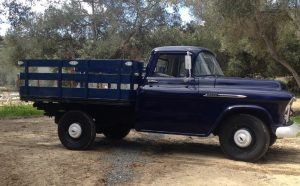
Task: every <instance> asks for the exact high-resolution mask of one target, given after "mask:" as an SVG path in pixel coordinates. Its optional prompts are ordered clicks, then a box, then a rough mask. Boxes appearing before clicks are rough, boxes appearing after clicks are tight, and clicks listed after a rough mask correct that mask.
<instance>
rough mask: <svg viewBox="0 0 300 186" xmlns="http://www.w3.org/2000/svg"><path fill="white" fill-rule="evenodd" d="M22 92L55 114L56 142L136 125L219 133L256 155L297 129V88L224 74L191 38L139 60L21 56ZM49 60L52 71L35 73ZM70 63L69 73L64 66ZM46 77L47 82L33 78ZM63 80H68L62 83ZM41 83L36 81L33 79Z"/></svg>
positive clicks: (113, 135) (117, 134) (244, 156)
mask: <svg viewBox="0 0 300 186" xmlns="http://www.w3.org/2000/svg"><path fill="white" fill-rule="evenodd" d="M19 64H20V66H22V67H24V68H25V70H24V72H22V73H21V74H20V79H21V81H23V85H21V87H20V96H21V99H22V100H24V101H33V102H34V106H35V107H37V108H38V109H41V110H44V111H45V115H47V116H50V117H54V118H55V123H57V124H58V136H59V139H60V141H61V143H62V144H63V145H64V146H65V147H66V148H68V149H71V150H84V149H88V148H90V147H92V144H93V142H94V139H95V136H96V133H99V134H104V135H105V136H106V137H107V138H108V139H112V140H119V139H122V138H124V137H125V136H126V135H127V134H128V133H129V132H130V130H131V129H135V130H136V131H139V132H154V133H162V134H178V135H188V136H199V137H206V136H209V135H212V134H213V135H217V136H219V140H220V145H221V148H222V150H223V152H224V153H225V155H226V156H228V157H229V158H231V159H234V160H240V161H250V162H254V161H257V160H259V159H260V158H261V157H262V156H264V154H265V153H266V152H267V150H268V148H269V146H271V145H272V144H274V143H275V141H276V139H277V138H283V137H294V136H296V135H297V133H298V132H299V127H298V125H296V124H294V123H293V122H292V121H291V119H290V118H291V117H290V116H291V113H292V112H291V106H292V103H293V101H294V100H295V98H294V95H293V94H291V93H289V92H287V91H286V90H284V88H283V87H282V86H281V84H280V83H279V82H277V81H272V80H254V79H249V78H236V77H225V76H224V74H223V72H222V70H221V68H220V66H219V64H218V62H217V60H216V56H215V54H214V53H213V52H212V51H210V50H209V49H206V48H202V47H194V46H167V47H158V48H155V49H153V51H152V52H151V57H150V60H149V62H148V64H147V67H146V69H145V71H144V72H143V64H142V63H141V62H138V61H133V60H22V61H20V63H19ZM38 66H42V67H45V66H48V67H50V68H55V69H56V70H57V72H56V73H51V74H50V73H32V72H30V67H34V68H36V67H38ZM64 68H71V69H72V74H68V73H64V70H63V69H64ZM33 80H34V81H41V80H47V81H48V80H51V81H54V84H55V86H53V84H52V85H51V87H43V86H42V87H41V86H38V85H32V84H31V83H30V81H33ZM66 81H71V82H70V85H76V86H67V87H66V86H64V85H65V84H67V83H66ZM38 84H39V83H38Z"/></svg>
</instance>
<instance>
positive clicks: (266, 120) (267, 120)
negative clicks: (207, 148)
mask: <svg viewBox="0 0 300 186" xmlns="http://www.w3.org/2000/svg"><path fill="white" fill-rule="evenodd" d="M238 114H248V115H252V116H255V117H257V118H259V119H260V120H261V121H262V122H263V123H264V124H265V125H266V127H267V128H268V130H269V132H270V134H272V130H271V119H270V118H269V116H268V115H267V114H266V113H265V112H263V111H260V110H254V109H238V110H233V111H231V112H228V113H226V114H225V115H224V116H222V118H221V119H219V122H218V123H217V127H216V128H215V129H214V130H213V134H214V135H218V133H219V131H220V129H221V128H222V126H223V125H224V124H225V123H226V121H227V120H228V119H230V118H231V117H234V116H235V115H238Z"/></svg>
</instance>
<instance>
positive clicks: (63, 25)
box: [0, 0, 300, 92]
mask: <svg viewBox="0 0 300 186" xmlns="http://www.w3.org/2000/svg"><path fill="white" fill-rule="evenodd" d="M38 1H39V0H30V1H26V2H27V3H25V4H24V3H21V2H22V1H18V0H5V1H4V3H3V7H0V14H1V13H2V14H6V15H7V16H8V20H9V23H10V25H11V28H10V30H9V31H8V32H7V33H6V36H5V37H4V41H2V44H0V47H1V46H2V48H0V50H1V51H0V55H1V53H2V56H0V57H1V58H0V67H3V68H0V69H4V68H5V69H6V68H11V69H10V71H13V72H14V70H13V69H15V68H13V67H10V66H12V65H11V64H13V65H15V64H16V62H17V61H18V60H20V59H22V58H31V59H32V58H45V59H53V58H54V59H55V58H64V59H74V58H131V59H136V60H143V61H145V60H146V59H147V57H148V55H149V52H150V51H151V49H153V48H154V47H157V46H164V45H196V46H204V47H207V48H210V49H212V50H213V51H214V52H215V53H216V54H217V56H218V60H219V62H220V64H221V67H222V68H223V70H224V71H225V73H226V75H233V76H242V77H264V78H275V77H276V76H292V77H293V80H292V81H291V82H290V83H289V85H291V90H293V91H294V92H296V91H299V86H300V85H299V82H300V78H299V73H300V4H299V5H298V4H295V2H297V1H295V0H276V1H271V0H267V1H265V0H254V1H252V0H213V1H208V0H197V1H195V0H163V1H161V0H152V1H150V0H137V1H132V0H129V1H121V0H115V1H113V0H72V1H70V0H64V1H57V0H48V2H47V5H48V7H47V8H46V10H45V11H44V12H43V13H37V12H34V11H32V9H31V4H34V3H36V2H38ZM183 6H187V7H189V8H190V9H191V13H192V16H193V17H194V18H195V19H194V20H192V21H191V22H190V23H187V24H184V23H183V22H182V21H181V19H180V14H179V10H180V7H183ZM170 9H172V11H170ZM0 42H1V41H0ZM3 46H4V47H3ZM2 71H4V70H2ZM2 71H1V75H3V76H5V77H6V76H7V75H8V73H6V74H5V72H2ZM6 72H7V71H6ZM4 79H5V78H4ZM10 79H12V78H10ZM1 80H2V77H1ZM5 83H12V81H11V80H5Z"/></svg>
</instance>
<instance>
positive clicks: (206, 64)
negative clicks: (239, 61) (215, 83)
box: [194, 52, 224, 76]
mask: <svg viewBox="0 0 300 186" xmlns="http://www.w3.org/2000/svg"><path fill="white" fill-rule="evenodd" d="M194 75H195V76H207V75H219V76H223V75H224V73H223V72H222V69H221V68H220V65H219V63H218V62H217V60H216V58H215V56H214V55H212V54H211V53H208V52H201V53H199V55H198V56H197V59H196V64H195V68H194Z"/></svg>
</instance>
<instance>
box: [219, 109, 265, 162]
mask: <svg viewBox="0 0 300 186" xmlns="http://www.w3.org/2000/svg"><path fill="white" fill-rule="evenodd" d="M219 140H220V144H221V148H222V150H223V152H224V153H225V154H226V155H227V156H228V157H229V158H231V159H234V160H240V161H247V162H255V161H257V160H259V159H260V158H261V157H262V156H264V154H265V153H266V152H267V150H268V148H269V144H270V134H269V131H268V129H267V127H266V126H265V124H264V123H263V122H262V121H261V120H260V119H258V118H257V117H255V116H252V115H247V114H240V115H237V116H235V117H232V118H230V119H229V120H227V122H226V123H225V125H224V126H223V127H222V128H221V130H220V133H219Z"/></svg>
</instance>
